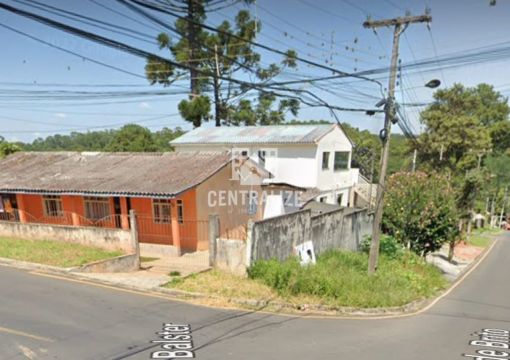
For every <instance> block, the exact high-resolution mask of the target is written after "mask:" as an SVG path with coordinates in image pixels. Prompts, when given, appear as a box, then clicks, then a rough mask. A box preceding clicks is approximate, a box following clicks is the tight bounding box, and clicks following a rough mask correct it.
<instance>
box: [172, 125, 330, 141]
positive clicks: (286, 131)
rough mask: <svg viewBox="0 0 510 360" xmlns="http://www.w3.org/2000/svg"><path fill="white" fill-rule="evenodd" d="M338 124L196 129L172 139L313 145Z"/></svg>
mask: <svg viewBox="0 0 510 360" xmlns="http://www.w3.org/2000/svg"><path fill="white" fill-rule="evenodd" d="M336 126H337V125H333V124H331V125H278V126H244V127H215V128H202V127H200V128H197V129H194V130H193V131H190V132H187V133H186V134H184V135H182V136H181V137H179V138H177V139H175V140H173V141H172V142H171V144H173V145H186V144H314V143H316V142H317V141H318V140H319V139H320V138H322V137H323V136H324V135H326V134H327V133H329V132H330V131H332V130H333V129H334V128H335V127H336Z"/></svg>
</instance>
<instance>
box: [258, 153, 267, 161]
mask: <svg viewBox="0 0 510 360" xmlns="http://www.w3.org/2000/svg"><path fill="white" fill-rule="evenodd" d="M258 156H259V163H260V164H262V165H265V163H266V151H265V150H259V151H258Z"/></svg>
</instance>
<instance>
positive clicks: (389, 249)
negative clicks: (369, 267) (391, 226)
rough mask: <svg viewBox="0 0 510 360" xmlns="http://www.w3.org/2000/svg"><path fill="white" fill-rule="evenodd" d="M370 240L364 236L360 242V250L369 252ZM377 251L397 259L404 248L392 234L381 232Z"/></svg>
mask: <svg viewBox="0 0 510 360" xmlns="http://www.w3.org/2000/svg"><path fill="white" fill-rule="evenodd" d="M371 242H372V238H371V237H367V238H365V239H364V240H363V241H362V242H361V251H362V252H364V253H367V254H368V253H370V244H371ZM379 252H380V253H381V254H384V255H386V256H388V257H389V258H390V259H397V258H400V257H401V256H402V255H403V254H404V248H403V246H402V244H401V243H399V242H398V240H397V239H395V238H394V237H393V236H390V235H384V234H382V235H381V240H380V244H379Z"/></svg>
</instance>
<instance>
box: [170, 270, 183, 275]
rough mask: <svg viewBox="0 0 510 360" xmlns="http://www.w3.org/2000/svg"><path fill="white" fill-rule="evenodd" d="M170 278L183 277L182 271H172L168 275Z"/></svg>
mask: <svg viewBox="0 0 510 360" xmlns="http://www.w3.org/2000/svg"><path fill="white" fill-rule="evenodd" d="M168 275H169V276H181V272H180V271H176V270H174V271H170V273H168Z"/></svg>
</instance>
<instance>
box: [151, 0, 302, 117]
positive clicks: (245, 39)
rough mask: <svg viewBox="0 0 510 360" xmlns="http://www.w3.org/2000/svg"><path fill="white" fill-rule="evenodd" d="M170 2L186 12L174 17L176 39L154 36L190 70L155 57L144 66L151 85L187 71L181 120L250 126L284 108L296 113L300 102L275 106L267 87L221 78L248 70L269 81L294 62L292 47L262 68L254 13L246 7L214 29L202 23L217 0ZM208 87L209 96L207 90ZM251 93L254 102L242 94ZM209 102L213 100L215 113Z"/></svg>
mask: <svg viewBox="0 0 510 360" xmlns="http://www.w3.org/2000/svg"><path fill="white" fill-rule="evenodd" d="M225 2H226V1H225ZM252 2H253V0H245V1H244V3H246V4H250V3H252ZM170 3H175V4H174V6H177V9H180V10H181V11H182V12H185V13H186V18H181V19H178V20H177V21H176V23H175V29H174V30H175V33H176V39H172V37H171V36H170V35H169V34H167V33H161V34H159V35H158V37H157V41H158V44H159V47H160V50H168V51H169V52H170V53H171V55H172V56H173V58H174V60H175V61H176V62H178V63H181V64H184V65H186V66H187V67H188V70H186V71H183V70H181V69H176V68H174V67H172V66H170V65H168V64H167V63H164V62H161V61H160V60H158V59H156V58H149V59H148V60H147V64H146V67H145V71H146V76H147V79H148V80H149V81H150V83H151V84H162V85H163V86H170V85H171V84H172V83H173V82H174V81H176V80H179V79H182V78H183V77H185V76H186V75H188V76H189V77H190V97H189V99H188V100H182V101H181V102H180V103H179V106H178V107H179V112H180V113H181V116H182V117H183V118H184V119H185V120H187V121H190V122H192V123H193V125H194V126H195V127H198V126H201V124H202V123H203V121H208V120H209V119H211V118H212V117H214V120H215V124H216V126H220V125H222V124H225V125H239V124H245V125H254V124H255V123H257V122H258V123H261V124H272V123H279V122H282V121H283V120H284V119H285V113H286V112H287V111H290V112H292V113H293V114H297V111H298V108H299V103H298V102H297V101H296V100H295V99H283V100H282V101H280V102H279V103H278V104H277V107H276V109H273V106H274V105H275V103H276V102H277V99H276V96H275V95H274V93H272V92H271V91H264V90H263V89H260V88H252V87H250V86H241V85H239V84H235V83H233V82H231V81H228V80H225V79H228V78H232V77H234V75H235V74H237V73H241V72H244V73H250V74H251V75H253V76H254V77H255V78H257V79H258V80H259V81H268V80H270V79H272V78H274V77H276V76H278V75H279V74H280V73H281V72H282V71H283V70H284V69H285V68H287V67H296V61H295V59H296V57H297V54H296V53H295V52H294V51H292V50H289V51H287V54H286V56H285V57H284V59H282V61H281V63H280V64H276V63H273V64H270V65H268V66H267V67H263V66H262V65H261V61H260V60H261V56H260V54H258V53H257V52H255V51H254V49H253V46H252V41H253V40H255V38H256V36H257V34H258V32H260V28H261V24H260V22H259V21H257V20H256V19H254V18H252V17H251V15H250V13H249V12H248V11H247V10H241V11H239V12H238V13H237V15H236V17H235V23H234V24H231V23H230V22H229V21H223V22H222V23H221V24H220V25H219V26H218V27H217V31H206V30H205V29H204V28H203V27H201V26H200V24H203V23H204V22H205V20H206V18H207V9H208V5H211V4H212V3H214V4H215V5H218V3H219V2H218V1H211V0H173V1H171V2H170ZM220 3H222V1H220ZM211 92H212V99H211V98H210V97H209V96H208V95H206V93H211ZM249 92H256V93H258V96H257V98H256V100H254V101H253V102H252V101H250V100H247V99H242V97H244V96H246V95H247V93H249ZM239 99H241V100H239ZM236 100H239V101H236ZM255 102H256V103H255ZM211 104H214V110H213V112H214V115H213V116H212V115H211V110H212V109H211Z"/></svg>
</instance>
